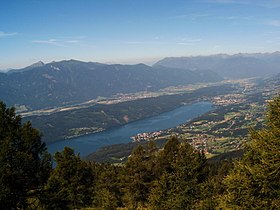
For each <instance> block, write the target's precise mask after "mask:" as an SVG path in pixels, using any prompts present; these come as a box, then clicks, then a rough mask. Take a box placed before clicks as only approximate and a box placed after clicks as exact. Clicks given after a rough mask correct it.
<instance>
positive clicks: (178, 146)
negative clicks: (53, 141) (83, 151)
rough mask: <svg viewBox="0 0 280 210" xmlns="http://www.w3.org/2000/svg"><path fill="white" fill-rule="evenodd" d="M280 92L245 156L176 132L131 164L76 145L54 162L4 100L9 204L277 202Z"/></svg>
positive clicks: (140, 151)
mask: <svg viewBox="0 0 280 210" xmlns="http://www.w3.org/2000/svg"><path fill="white" fill-rule="evenodd" d="M279 136H280V97H278V98H275V99H274V100H273V101H271V102H269V104H268V109H267V118H266V123H265V125H263V128H262V129H260V130H252V131H251V135H250V139H248V143H247V146H246V149H245V153H244V155H243V157H242V158H239V159H236V160H232V159H231V158H230V157H228V158H226V159H224V160H218V161H211V160H207V159H206V158H205V155H204V154H203V153H202V152H200V151H197V150H195V149H194V148H193V147H191V146H190V145H189V144H188V143H187V142H186V141H185V140H181V139H180V140H179V139H178V138H176V137H172V138H171V139H170V140H169V141H168V142H167V143H166V144H165V146H164V148H163V149H160V150H159V149H158V148H157V147H156V145H155V144H154V142H150V144H148V145H147V146H145V147H144V146H141V145H140V146H139V147H137V148H135V150H134V151H133V153H132V154H131V156H130V157H129V159H128V161H127V162H126V163H125V164H123V165H111V164H100V163H95V162H87V161H84V160H82V159H81V158H80V157H79V155H77V154H75V153H74V151H73V150H72V149H71V148H65V149H64V150H63V151H62V152H58V153H56V154H55V155H54V157H53V159H54V161H55V162H56V167H55V168H52V167H51V164H52V162H51V156H50V154H49V153H48V152H47V150H46V147H45V145H44V143H42V142H41V136H40V133H39V131H38V130H36V129H34V128H32V125H31V124H30V123H29V122H27V123H24V124H22V123H21V117H20V116H17V115H16V114H15V110H14V108H7V107H6V105H5V104H4V103H3V102H1V103H0V207H1V209H77V208H84V207H92V208H93V209H94V208H99V209H116V208H118V207H126V208H128V209H137V208H145V209H155V210H156V209H277V208H278V207H279V206H280V202H279V200H280V199H279V198H280V188H279V186H280V153H279V149H280V142H279Z"/></svg>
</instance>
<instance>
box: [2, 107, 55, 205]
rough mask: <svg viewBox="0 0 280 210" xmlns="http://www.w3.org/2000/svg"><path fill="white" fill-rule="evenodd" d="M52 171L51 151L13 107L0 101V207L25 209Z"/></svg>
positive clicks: (36, 131)
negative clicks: (48, 150)
mask: <svg viewBox="0 0 280 210" xmlns="http://www.w3.org/2000/svg"><path fill="white" fill-rule="evenodd" d="M50 171H51V160H50V154H49V153H48V152H47V150H46V146H45V144H44V143H42V142H41V135H40V133H39V131H38V130H36V129H34V128H33V127H32V126H31V123H30V122H27V123H24V124H22V123H21V117H20V116H18V115H16V114H15V109H14V108H7V107H6V105H5V104H4V103H3V102H0V209H18V208H21V209H25V208H27V206H28V199H29V198H30V197H37V196H38V195H39V194H40V191H41V189H42V186H43V185H44V183H45V181H46V180H47V178H48V176H49V173H50Z"/></svg>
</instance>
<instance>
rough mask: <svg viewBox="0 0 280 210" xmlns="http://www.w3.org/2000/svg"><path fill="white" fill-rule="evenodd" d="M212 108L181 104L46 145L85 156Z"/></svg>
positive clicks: (203, 105)
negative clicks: (72, 150) (164, 110)
mask: <svg viewBox="0 0 280 210" xmlns="http://www.w3.org/2000/svg"><path fill="white" fill-rule="evenodd" d="M212 109H213V107H212V104H211V103H209V102H199V103H195V104H191V105H186V106H181V107H179V108H177V109H174V110H173V111H170V112H165V113H162V114H160V115H158V116H155V117H151V118H146V119H143V120H138V121H135V122H132V123H128V124H126V125H123V126H120V127H117V128H113V129H109V130H106V131H103V132H100V133H95V134H89V135H85V136H81V137H77V138H73V139H68V140H63V141H59V142H56V143H53V144H50V145H48V150H49V152H50V153H52V154H53V153H55V152H57V151H61V150H63V148H64V147H65V146H67V147H71V148H73V149H74V150H75V152H76V153H80V155H81V156H86V155H88V154H90V153H92V152H94V151H96V150H97V149H98V148H100V147H103V146H107V145H112V144H119V143H128V142H130V141H131V138H130V137H131V136H135V135H136V134H138V133H144V132H153V131H158V130H163V129H167V128H172V127H175V126H177V125H180V124H182V123H184V122H186V121H189V120H191V119H193V118H195V117H197V116H199V115H202V114H204V113H206V112H208V111H210V110H212Z"/></svg>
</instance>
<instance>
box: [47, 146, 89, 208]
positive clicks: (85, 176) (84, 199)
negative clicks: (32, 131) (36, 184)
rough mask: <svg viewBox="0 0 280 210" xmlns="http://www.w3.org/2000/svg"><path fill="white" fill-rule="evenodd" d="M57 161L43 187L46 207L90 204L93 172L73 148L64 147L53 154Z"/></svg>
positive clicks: (77, 206)
mask: <svg viewBox="0 0 280 210" xmlns="http://www.w3.org/2000/svg"><path fill="white" fill-rule="evenodd" d="M54 159H55V161H56V163H57V165H56V168H55V169H54V170H53V171H52V173H51V175H50V177H49V179H48V182H47V185H46V187H45V200H44V201H43V203H44V205H45V207H46V209H74V208H79V207H86V206H89V205H91V203H92V196H93V180H94V177H93V172H92V168H91V167H90V165H89V164H88V163H86V162H85V161H82V160H81V159H80V157H79V155H75V153H74V150H72V149H71V148H68V147H65V148H64V150H63V151H62V152H57V153H56V154H55V155H54Z"/></svg>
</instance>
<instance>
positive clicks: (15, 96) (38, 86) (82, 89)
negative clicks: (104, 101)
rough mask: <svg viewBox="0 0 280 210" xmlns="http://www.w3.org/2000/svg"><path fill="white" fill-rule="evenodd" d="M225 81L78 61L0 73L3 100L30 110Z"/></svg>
mask: <svg viewBox="0 0 280 210" xmlns="http://www.w3.org/2000/svg"><path fill="white" fill-rule="evenodd" d="M220 80H222V77H221V76H219V75H218V74H217V73H215V72H213V71H209V70H198V71H191V70H187V69H180V68H175V69H174V68H170V67H164V66H159V65H156V66H154V67H150V66H147V65H144V64H137V65H120V64H114V65H107V64H102V63H93V62H81V61H76V60H68V61H60V62H52V63H48V64H44V63H43V62H38V63H35V64H33V65H31V66H29V67H26V68H23V69H17V70H10V71H8V72H6V73H0V100H3V101H4V102H5V103H6V104H8V105H15V104H19V105H25V106H27V107H28V108H29V109H40V108H47V107H55V106H62V105H68V104H75V103H79V102H83V101H87V100H91V99H94V98H97V97H98V96H102V97H108V96H112V95H114V94H118V93H134V92H138V91H144V90H152V91H154V90H159V89H161V88H165V87H168V86H175V85H186V84H190V83H197V82H216V81H220Z"/></svg>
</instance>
